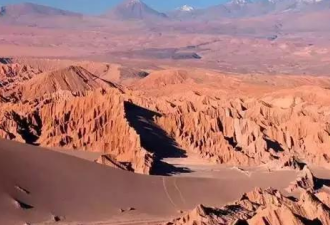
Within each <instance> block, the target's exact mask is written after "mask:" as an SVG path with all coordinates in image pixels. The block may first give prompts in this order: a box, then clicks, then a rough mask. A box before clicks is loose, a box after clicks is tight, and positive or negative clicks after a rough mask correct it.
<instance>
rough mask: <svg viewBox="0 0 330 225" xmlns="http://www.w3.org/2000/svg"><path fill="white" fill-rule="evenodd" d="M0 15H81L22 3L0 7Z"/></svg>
mask: <svg viewBox="0 0 330 225" xmlns="http://www.w3.org/2000/svg"><path fill="white" fill-rule="evenodd" d="M0 16H6V17H15V18H17V17H22V16H81V14H79V13H74V12H70V11H66V10H61V9H56V8H52V7H48V6H44V5H38V4H33V3H22V4H12V5H6V6H2V7H0Z"/></svg>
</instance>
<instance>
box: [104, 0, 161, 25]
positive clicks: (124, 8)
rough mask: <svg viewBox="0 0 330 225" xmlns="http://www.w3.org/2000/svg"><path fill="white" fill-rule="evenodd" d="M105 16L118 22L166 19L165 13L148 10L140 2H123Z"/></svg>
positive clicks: (146, 6) (131, 0)
mask: <svg viewBox="0 0 330 225" xmlns="http://www.w3.org/2000/svg"><path fill="white" fill-rule="evenodd" d="M105 16H106V17H109V18H113V19H119V20H149V19H165V18H167V15H166V14H165V13H160V12H158V11H156V10H154V9H152V8H150V7H149V6H148V5H146V4H145V3H144V2H142V1H141V0H127V1H124V2H122V3H121V4H119V5H118V6H116V7H115V8H113V9H111V10H110V11H109V12H107V13H106V14H105Z"/></svg>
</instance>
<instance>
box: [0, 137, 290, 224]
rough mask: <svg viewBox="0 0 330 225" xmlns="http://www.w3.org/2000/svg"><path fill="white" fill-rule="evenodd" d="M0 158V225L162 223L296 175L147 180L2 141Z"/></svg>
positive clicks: (150, 178) (273, 184) (284, 181)
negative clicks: (54, 221) (37, 224)
mask: <svg viewBox="0 0 330 225" xmlns="http://www.w3.org/2000/svg"><path fill="white" fill-rule="evenodd" d="M0 155H1V157H0V160H1V163H0V168H1V169H0V196H1V197H0V208H1V215H2V216H1V218H0V223H1V224H8V225H9V224H19V223H20V224H23V223H24V222H26V223H32V224H34V223H35V222H45V221H51V220H54V216H55V217H58V218H60V219H61V220H63V221H64V222H77V221H78V222H82V224H88V222H93V221H94V222H95V221H108V222H107V223H109V224H111V222H115V221H117V222H125V221H135V222H136V221H139V220H151V221H152V220H159V221H166V220H168V219H170V218H174V217H176V216H178V215H180V214H179V213H178V212H179V210H183V211H186V210H191V209H192V208H194V207H195V206H197V205H198V204H200V203H203V204H206V205H213V206H221V205H223V204H225V203H226V202H228V201H233V200H234V199H236V198H238V197H239V196H240V195H241V194H242V193H244V192H245V191H248V190H251V189H253V188H254V187H255V186H259V185H262V186H263V187H267V186H269V185H271V186H275V187H277V188H284V187H285V186H287V185H288V183H289V182H290V181H291V180H292V179H293V178H294V177H295V174H294V173H291V172H278V173H272V174H263V173H261V174H255V176H252V178H251V180H250V181H249V182H248V183H246V181H247V178H245V179H244V178H238V179H235V176H236V177H239V174H240V173H239V172H237V173H236V172H233V176H232V177H231V178H221V177H219V178H217V179H203V178H171V177H151V176H144V175H137V174H133V173H129V172H125V171H121V170H116V169H112V168H109V167H105V166H102V165H98V164H96V163H93V162H89V161H85V160H82V159H79V158H76V157H72V156H67V155H64V154H61V153H57V152H53V151H51V150H47V149H42V148H37V147H33V146H27V145H24V144H19V143H15V142H11V141H5V140H1V145H0ZM235 174H236V175H235ZM276 177H277V178H279V177H281V182H277V181H275V180H276ZM132 184H134V188H133V190H132ZM239 184H242V185H239ZM243 184H245V185H243ZM234 189H235V191H233V190H234ZM28 206H29V207H28ZM129 209H131V210H129ZM107 223H105V224H107Z"/></svg>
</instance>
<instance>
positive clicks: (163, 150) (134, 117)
mask: <svg viewBox="0 0 330 225" xmlns="http://www.w3.org/2000/svg"><path fill="white" fill-rule="evenodd" d="M124 107H125V113H126V118H127V120H128V122H129V124H130V126H132V127H133V128H134V129H135V131H136V132H137V133H138V134H139V135H140V138H141V145H142V147H143V148H144V149H146V150H147V151H148V152H150V153H153V154H154V157H155V164H154V166H153V168H152V174H153V175H173V174H178V173H189V172H192V171H191V170H189V169H188V168H186V167H176V166H174V165H171V164H168V163H165V162H163V161H161V160H162V159H164V158H185V157H187V156H186V154H185V151H183V150H182V149H180V148H179V147H178V144H177V143H176V141H175V140H174V139H173V138H171V137H170V136H169V135H168V134H167V133H166V132H165V131H164V130H163V129H161V128H160V127H159V126H158V125H157V124H155V122H154V117H157V116H161V115H160V114H159V113H157V112H154V111H151V110H148V109H145V108H142V107H140V106H138V105H135V104H134V103H131V102H127V101H126V102H125V103H124Z"/></svg>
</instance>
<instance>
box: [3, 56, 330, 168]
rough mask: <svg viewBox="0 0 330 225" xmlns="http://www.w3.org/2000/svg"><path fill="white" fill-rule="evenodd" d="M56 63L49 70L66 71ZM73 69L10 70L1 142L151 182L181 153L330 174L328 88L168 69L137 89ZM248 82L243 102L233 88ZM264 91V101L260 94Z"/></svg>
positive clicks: (13, 66)
mask: <svg viewBox="0 0 330 225" xmlns="http://www.w3.org/2000/svg"><path fill="white" fill-rule="evenodd" d="M47 63H48V64H47V66H45V67H42V66H41V68H45V69H46V68H54V67H56V68H61V67H60V66H58V65H57V64H58V63H59V62H56V63H57V64H56V66H51V65H49V63H50V62H47ZM64 64H65V67H64V68H61V69H56V70H51V69H46V71H45V72H43V73H42V74H40V73H41V71H40V70H39V69H34V67H32V66H29V64H27V65H23V64H22V65H20V64H7V65H2V67H1V68H2V70H1V74H2V75H1V76H2V77H3V81H5V82H6V85H2V87H1V93H2V94H1V102H2V103H1V109H0V113H1V116H2V119H1V121H0V122H1V123H0V124H1V126H0V135H1V137H3V138H7V139H12V140H17V141H21V142H26V143H29V144H36V145H41V146H48V147H63V148H66V149H80V150H88V151H95V152H102V153H104V154H111V155H113V156H114V157H115V159H116V160H117V161H118V162H120V163H128V164H130V166H131V167H132V170H134V171H135V172H139V173H150V171H151V168H152V166H153V164H154V160H153V158H156V159H157V160H159V159H161V158H164V157H171V155H173V154H175V152H180V151H181V152H194V153H198V155H199V156H200V157H201V158H204V159H207V160H210V161H212V162H215V163H219V164H226V165H235V166H256V165H268V166H269V167H272V165H282V166H281V167H296V168H297V167H298V166H299V164H298V161H301V162H308V163H312V164H317V165H320V166H329V162H330V156H329V153H328V146H329V145H330V135H329V134H330V125H329V121H330V117H329V116H330V114H329V111H330V108H329V107H328V106H327V105H328V102H329V100H328V97H327V96H328V94H329V90H326V89H324V88H321V87H317V86H313V87H301V88H299V89H298V88H291V89H286V90H279V91H274V90H273V89H271V88H269V87H267V86H266V87H263V86H262V85H260V86H251V84H249V81H246V80H241V81H239V79H240V78H237V77H231V76H227V77H221V76H210V75H208V76H205V77H200V76H196V73H195V72H192V73H189V72H188V71H184V70H166V71H158V72H154V73H151V74H150V75H149V76H147V77H145V78H143V77H140V78H139V79H140V80H138V81H134V82H133V83H132V84H131V85H130V86H129V89H128V88H126V87H124V86H119V85H117V84H115V83H113V82H111V81H109V80H107V81H105V80H104V79H103V78H102V74H92V73H90V72H89V71H87V70H86V69H84V68H83V67H82V66H69V67H66V64H67V62H65V63H64ZM85 64H87V63H85ZM92 67H93V64H90V65H89V68H91V69H93V68H92ZM101 67H102V66H101V65H97V67H96V68H101ZM94 71H98V69H95V70H94ZM197 75H198V74H197ZM109 77H111V76H109ZM219 77H220V78H219ZM116 79H117V80H118V79H120V76H117V77H116ZM244 79H246V78H244ZM279 79H282V78H279ZM284 79H287V80H288V82H289V81H290V82H292V81H291V80H293V79H295V78H294V77H289V78H284ZM9 80H10V82H9ZM254 82H255V81H254ZM326 82H327V81H326ZM238 83H241V88H240V92H242V93H236V92H235V90H233V89H232V88H231V87H235V85H238ZM317 83H318V84H320V83H321V81H320V80H318V81H317ZM308 84H309V85H310V81H308ZM288 85H289V84H288ZM302 85H303V84H302ZM220 87H221V91H219V88H220ZM130 89H133V90H134V91H132V90H130ZM259 89H261V90H263V93H262V94H255V93H259V91H258V90H259ZM264 90H266V91H264ZM243 92H244V93H243ZM159 143H161V144H159ZM182 154H183V153H182ZM290 159H293V161H290ZM297 160H298V161H297Z"/></svg>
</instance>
